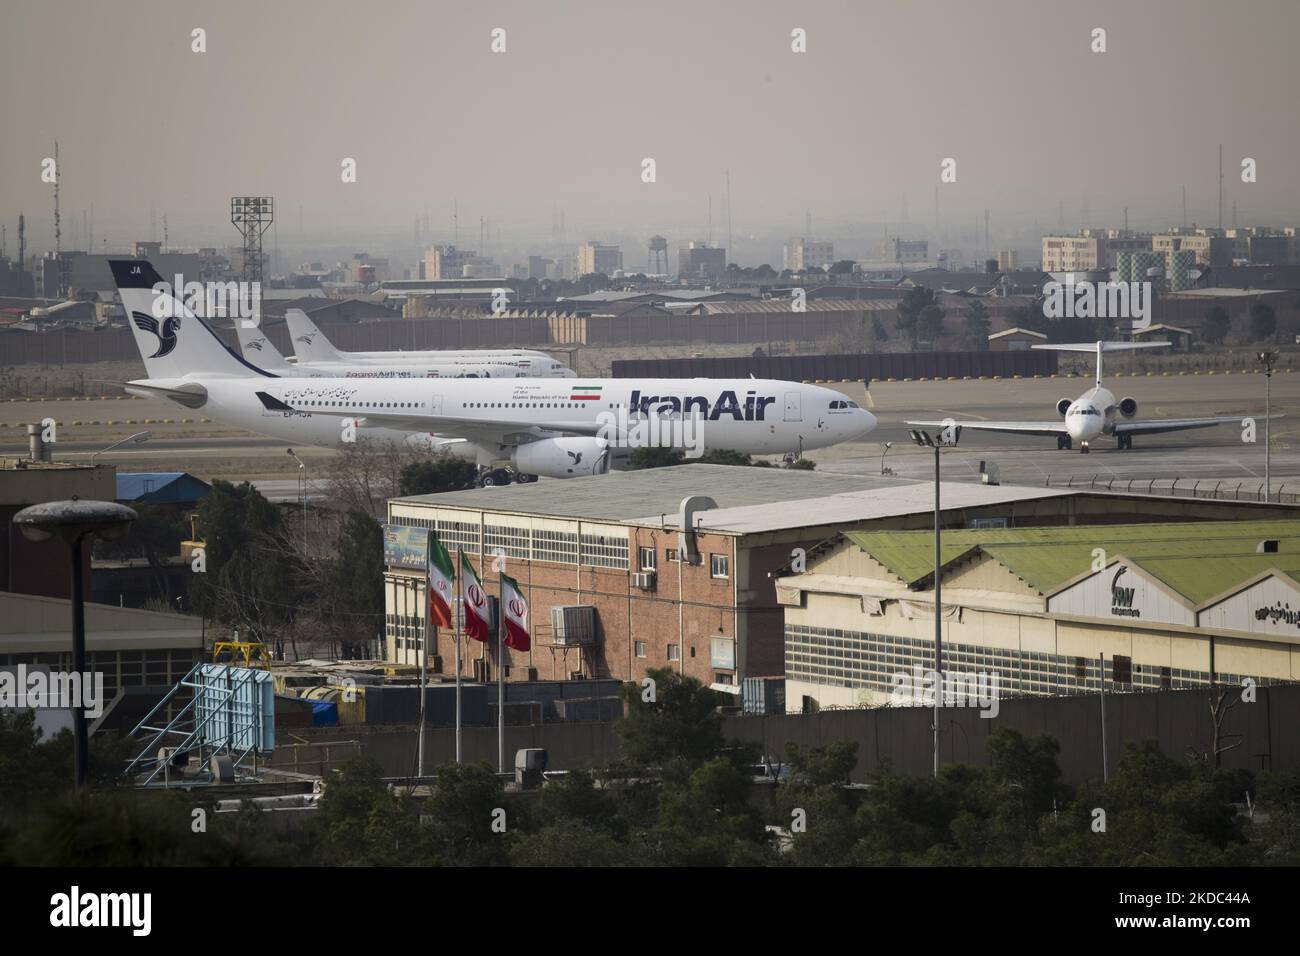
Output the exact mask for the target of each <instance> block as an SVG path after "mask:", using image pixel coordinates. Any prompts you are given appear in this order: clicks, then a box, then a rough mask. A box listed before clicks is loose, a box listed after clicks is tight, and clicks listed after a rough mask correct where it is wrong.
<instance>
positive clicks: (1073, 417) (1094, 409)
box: [1065, 385, 1117, 442]
mask: <svg viewBox="0 0 1300 956" xmlns="http://www.w3.org/2000/svg"><path fill="white" fill-rule="evenodd" d="M1116 407H1117V406H1116V403H1115V396H1114V394H1113V393H1111V391H1110V390H1109V389H1105V388H1102V387H1101V386H1100V385H1095V386H1093V387H1092V388H1090V389H1088V390H1087V391H1086V392H1084V393H1083V394H1082V395H1080V396H1079V397H1078V398H1076V399H1075V400H1074V401H1073V402H1071V403H1070V406H1069V408H1067V409H1066V410H1065V430H1066V432H1067V433H1068V434H1069V436H1070V438H1072V439H1073V440H1074V441H1077V442H1088V441H1092V440H1093V439H1094V438H1097V437H1098V436H1100V435H1109V434H1111V433H1112V432H1113V431H1114V430H1115V411H1116Z"/></svg>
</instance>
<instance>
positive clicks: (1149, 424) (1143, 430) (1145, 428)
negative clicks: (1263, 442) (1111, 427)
mask: <svg viewBox="0 0 1300 956" xmlns="http://www.w3.org/2000/svg"><path fill="white" fill-rule="evenodd" d="M1268 417H1269V419H1273V418H1281V417H1282V416H1281V415H1270V416H1268ZM1247 418H1253V419H1254V420H1255V421H1257V422H1258V421H1263V420H1264V416H1263V415H1222V416H1219V417H1217V418H1160V419H1151V420H1149V421H1145V422H1116V423H1115V434H1117V435H1158V434H1159V433H1160V432H1181V431H1186V430H1187V429H1189V428H1210V427H1212V426H1214V425H1240V424H1241V423H1242V421H1243V420H1245V419H1247Z"/></svg>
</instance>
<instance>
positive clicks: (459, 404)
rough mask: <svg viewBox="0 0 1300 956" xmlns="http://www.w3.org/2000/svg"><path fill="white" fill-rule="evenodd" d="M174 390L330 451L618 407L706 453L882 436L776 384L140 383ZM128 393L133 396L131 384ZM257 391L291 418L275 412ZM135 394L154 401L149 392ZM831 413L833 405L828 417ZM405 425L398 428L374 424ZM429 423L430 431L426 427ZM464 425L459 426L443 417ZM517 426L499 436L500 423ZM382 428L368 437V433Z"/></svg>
mask: <svg viewBox="0 0 1300 956" xmlns="http://www.w3.org/2000/svg"><path fill="white" fill-rule="evenodd" d="M151 383H152V384H162V385H166V386H167V387H178V386H180V385H184V384H186V383H193V384H198V385H201V386H203V388H204V389H205V390H206V392H207V399H206V402H205V403H204V404H203V405H202V408H203V411H204V414H206V415H208V416H210V417H211V418H213V419H215V420H217V421H221V422H224V423H226V424H230V425H235V426H238V427H240V428H244V429H247V430H248V431H252V432H257V433H259V434H263V435H267V436H271V437H274V438H280V439H283V440H284V441H286V442H293V443H297V444H309V445H320V446H325V447H334V446H338V445H341V444H345V443H347V442H348V441H350V440H354V439H349V438H346V437H344V436H345V433H346V432H347V427H346V425H347V422H348V421H349V420H353V421H356V422H357V424H358V427H359V429H360V430H359V432H358V434H360V435H361V437H375V438H391V439H398V440H406V441H412V440H414V441H418V442H422V443H432V444H437V443H440V442H442V441H456V440H462V439H465V438H467V437H468V438H470V440H475V439H473V437H472V433H473V432H475V423H476V422H482V423H483V426H482V427H483V428H484V429H485V430H487V431H495V432H501V433H504V432H511V431H514V432H517V433H519V434H520V435H522V436H524V438H523V440H525V441H527V440H529V436H536V435H539V434H555V433H556V432H562V431H563V430H564V428H565V426H566V425H568V426H572V427H573V429H574V432H575V433H578V434H583V433H587V434H590V433H591V428H592V426H593V425H595V424H598V423H600V422H601V421H602V418H601V416H602V414H603V415H605V416H606V418H608V417H611V416H617V414H618V412H619V409H623V410H625V411H631V412H633V413H635V412H636V411H637V409H638V408H639V409H640V410H641V413H642V414H645V415H653V416H657V417H658V418H659V419H660V421H665V420H669V421H671V420H673V419H683V418H686V417H689V418H690V419H691V421H692V423H693V424H694V425H695V427H696V428H698V433H699V436H700V438H701V441H702V445H703V450H705V451H707V450H710V449H731V450H733V451H738V452H742V453H748V454H781V453H785V452H800V451H807V450H810V449H816V448H826V447H829V446H831V445H835V444H838V443H839V442H844V441H850V440H852V439H855V438H858V437H860V436H862V435H864V434H866V433H867V432H869V431H870V430H871V429H872V428H874V427H875V424H876V419H875V416H874V415H872V414H871V413H870V412H868V411H867V410H866V409H862V408H858V407H857V406H856V405H854V404H853V403H852V402H849V401H847V400H846V399H845V398H844V395H843V394H841V393H840V392H836V391H833V390H831V389H828V388H823V387H821V386H818V385H804V384H800V383H797V382H784V381H777V380H770V379H734V380H729V379H633V378H628V379H584V380H580V381H579V382H571V381H569V380H566V379H537V378H526V379H509V380H496V379H456V380H441V381H429V380H413V379H384V380H378V379H371V378H333V379H325V378H306V379H304V378H262V377H209V376H203V375H190V376H185V377H183V378H181V379H168V380H165V381H164V380H158V381H157V382H151V380H147V379H146V380H141V384H151ZM128 391H130V388H129V386H128ZM258 392H262V393H265V394H266V395H267V396H270V397H271V398H273V399H274V400H275V402H273V403H272V404H275V403H283V404H284V405H287V406H290V407H291V408H292V410H288V411H286V410H278V411H275V410H270V409H268V408H267V407H266V404H267V403H266V402H265V401H264V400H263V399H261V398H259V396H258V395H257V393H258ZM136 394H147V393H145V392H142V391H138V392H136ZM832 405H834V406H835V407H832ZM368 415H370V416H380V415H383V416H394V417H400V418H402V419H403V423H402V424H401V426H400V427H398V428H394V427H391V426H387V425H383V424H381V422H380V421H379V420H378V418H372V419H370V420H369V421H368V420H367V416H368ZM421 418H428V419H429V425H428V427H427V428H420V427H418V421H419V419H421ZM449 418H451V419H459V420H461V421H460V423H459V424H458V425H455V426H453V425H452V424H449V423H448V422H447V421H446V419H449ZM502 422H506V423H509V424H510V426H514V425H516V424H517V428H513V427H507V428H504V429H503V428H501V427H500V426H501V423H502ZM372 425H373V426H376V427H371V426H372Z"/></svg>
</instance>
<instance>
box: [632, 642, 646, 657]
mask: <svg viewBox="0 0 1300 956" xmlns="http://www.w3.org/2000/svg"><path fill="white" fill-rule="evenodd" d="M634 646H635V648H636V656H637V657H645V641H636V642H634Z"/></svg>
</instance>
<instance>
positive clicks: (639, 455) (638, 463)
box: [627, 446, 686, 471]
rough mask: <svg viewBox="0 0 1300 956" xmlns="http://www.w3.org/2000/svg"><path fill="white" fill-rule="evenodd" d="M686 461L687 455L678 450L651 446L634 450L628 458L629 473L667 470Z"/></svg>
mask: <svg viewBox="0 0 1300 956" xmlns="http://www.w3.org/2000/svg"><path fill="white" fill-rule="evenodd" d="M685 459H686V455H685V454H684V453H683V452H681V451H679V450H677V449H676V448H661V447H658V446H649V447H646V448H636V449H634V450H633V451H632V454H631V456H630V457H629V458H628V464H627V467H628V470H629V471H635V470H637V469H640V468H666V467H669V466H671V465H680V464H681V463H682V462H683V461H684V460H685Z"/></svg>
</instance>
